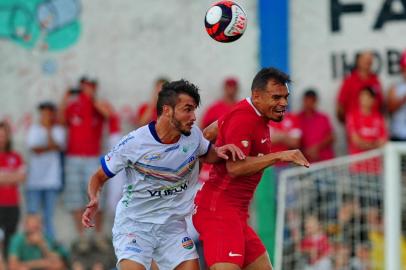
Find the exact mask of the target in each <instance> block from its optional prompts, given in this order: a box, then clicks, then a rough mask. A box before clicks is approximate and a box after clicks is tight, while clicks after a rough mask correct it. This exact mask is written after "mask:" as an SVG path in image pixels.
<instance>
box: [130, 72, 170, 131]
mask: <svg viewBox="0 0 406 270" xmlns="http://www.w3.org/2000/svg"><path fill="white" fill-rule="evenodd" d="M168 81H169V80H168V79H167V78H165V77H160V78H158V79H157V80H156V81H155V84H154V89H153V91H152V93H151V98H150V100H149V101H148V102H144V103H142V104H141V105H140V106H139V107H138V109H137V113H136V116H135V120H134V125H135V126H136V127H137V128H138V127H142V126H145V125H146V124H148V123H149V122H151V121H154V120H156V119H157V111H156V101H157V99H158V93H159V92H160V91H161V89H162V85H164V84H165V83H167V82H168Z"/></svg>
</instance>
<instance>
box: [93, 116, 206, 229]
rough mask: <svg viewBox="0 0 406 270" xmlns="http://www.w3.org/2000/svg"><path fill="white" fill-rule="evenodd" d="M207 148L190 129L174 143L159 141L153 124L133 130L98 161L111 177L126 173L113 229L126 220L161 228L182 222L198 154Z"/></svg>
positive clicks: (199, 134)
mask: <svg viewBox="0 0 406 270" xmlns="http://www.w3.org/2000/svg"><path fill="white" fill-rule="evenodd" d="M209 147H210V142H209V141H207V140H206V139H205V138H204V137H203V134H202V132H201V131H200V129H199V128H198V127H196V126H193V127H192V130H191V134H190V135H189V136H185V135H181V137H180V139H179V140H178V142H176V143H174V144H163V143H161V141H160V139H159V137H158V135H157V133H156V130H155V122H152V123H150V124H149V125H146V126H143V127H141V128H139V129H137V130H135V131H132V132H131V133H129V134H128V135H127V136H125V137H124V138H123V139H121V141H120V142H119V143H118V144H117V145H116V146H115V147H114V148H113V149H112V150H111V151H110V152H109V153H108V154H107V155H106V156H104V157H103V158H102V159H101V163H102V168H103V170H104V172H105V173H106V174H107V175H108V176H110V177H112V176H114V175H115V174H117V173H118V172H119V171H121V170H122V169H124V170H125V176H126V184H125V185H124V189H123V196H122V198H121V200H120V202H119V203H118V205H117V209H116V217H115V221H114V228H113V232H114V231H117V230H118V231H120V230H121V228H123V227H125V226H128V225H129V224H131V222H134V221H135V222H144V223H153V224H165V223H166V222H167V221H170V220H184V218H185V217H186V216H187V215H188V214H190V213H191V211H192V208H193V199H194V192H193V191H194V190H195V189H196V187H195V186H196V185H197V182H198V173H199V163H198V160H199V156H202V155H205V154H206V153H207V152H208V150H209Z"/></svg>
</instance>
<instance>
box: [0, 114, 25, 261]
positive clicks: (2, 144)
mask: <svg viewBox="0 0 406 270" xmlns="http://www.w3.org/2000/svg"><path fill="white" fill-rule="evenodd" d="M24 180H25V168H24V164H23V159H22V157H21V155H20V154H19V153H17V152H15V151H13V147H12V140H11V131H10V127H9V125H8V124H7V123H6V122H4V121H2V122H0V229H1V230H2V231H3V232H4V250H3V253H4V257H5V258H7V247H8V245H9V240H10V237H11V236H12V234H14V233H15V231H16V229H17V224H18V218H19V215H20V196H19V185H20V184H21V183H22V182H23V181H24Z"/></svg>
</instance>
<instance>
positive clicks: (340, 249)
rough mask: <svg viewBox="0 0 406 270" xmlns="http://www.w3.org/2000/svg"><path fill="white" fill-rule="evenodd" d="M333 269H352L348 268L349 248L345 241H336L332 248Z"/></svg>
mask: <svg viewBox="0 0 406 270" xmlns="http://www.w3.org/2000/svg"><path fill="white" fill-rule="evenodd" d="M333 260H334V267H333V269H334V270H352V269H351V268H350V260H351V250H350V247H349V246H348V244H346V243H337V244H336V245H335V248H334V258H333Z"/></svg>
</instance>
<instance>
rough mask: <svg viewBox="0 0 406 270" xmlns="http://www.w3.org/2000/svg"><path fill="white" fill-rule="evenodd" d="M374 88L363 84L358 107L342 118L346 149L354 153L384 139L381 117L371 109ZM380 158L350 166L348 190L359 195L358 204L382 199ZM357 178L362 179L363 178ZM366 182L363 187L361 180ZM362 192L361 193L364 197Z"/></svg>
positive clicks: (378, 202) (376, 204) (383, 123)
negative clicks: (345, 135)
mask: <svg viewBox="0 0 406 270" xmlns="http://www.w3.org/2000/svg"><path fill="white" fill-rule="evenodd" d="M375 101H376V93H375V91H374V89H372V88H369V87H366V88H364V89H363V90H362V91H361V93H360V96H359V110H356V111H353V112H352V113H350V114H348V116H347V117H346V119H347V121H346V129H347V134H348V141H349V142H348V152H349V153H350V154H357V153H361V152H364V151H368V150H372V149H376V148H379V147H382V146H383V145H384V144H385V143H386V142H387V140H388V132H387V128H386V123H385V120H384V117H383V115H382V114H381V113H379V112H377V111H375V110H374V109H373V106H374V104H375ZM381 171H382V160H381V159H380V158H378V157H374V158H370V159H367V160H363V161H360V162H357V163H355V164H353V165H351V167H350V172H351V173H352V174H353V177H352V179H354V181H352V182H351V185H352V189H353V190H357V194H360V195H361V198H360V202H361V207H369V206H371V205H372V206H379V205H380V204H381V202H382V179H381V178H380V174H381ZM360 178H362V179H364V180H363V181H361V180H360ZM366 181H367V182H368V186H367V187H365V185H363V184H362V183H365V182H366ZM364 195H365V196H364Z"/></svg>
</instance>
